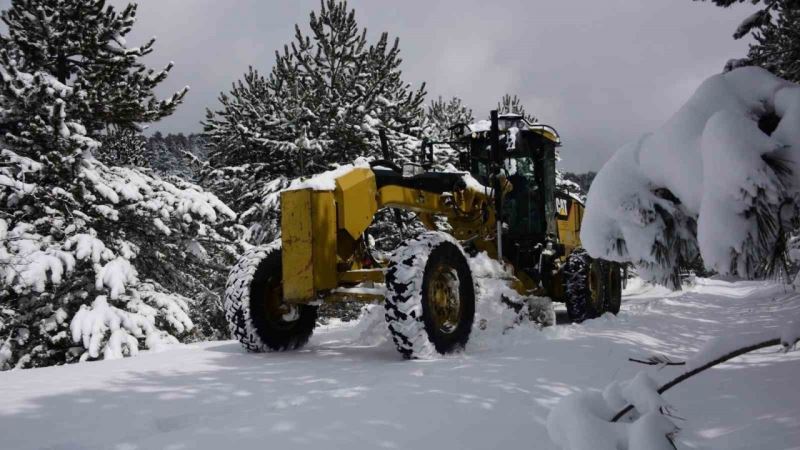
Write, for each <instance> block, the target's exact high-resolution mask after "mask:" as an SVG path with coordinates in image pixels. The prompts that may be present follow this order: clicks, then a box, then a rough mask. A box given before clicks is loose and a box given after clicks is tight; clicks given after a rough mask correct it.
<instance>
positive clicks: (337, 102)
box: [204, 0, 425, 177]
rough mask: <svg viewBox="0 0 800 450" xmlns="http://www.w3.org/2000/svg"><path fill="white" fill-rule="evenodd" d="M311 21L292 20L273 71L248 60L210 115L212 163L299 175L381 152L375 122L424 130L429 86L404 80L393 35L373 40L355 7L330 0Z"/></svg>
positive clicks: (405, 130)
mask: <svg viewBox="0 0 800 450" xmlns="http://www.w3.org/2000/svg"><path fill="white" fill-rule="evenodd" d="M309 27H310V30H311V33H310V34H308V35H307V34H305V33H304V32H303V31H302V30H301V29H300V27H299V26H296V27H295V41H294V42H292V43H291V44H290V45H287V46H285V47H284V49H283V51H282V52H276V62H275V66H274V67H273V69H272V71H271V73H270V74H269V75H268V76H266V77H265V76H263V75H261V74H260V73H259V72H258V71H256V70H254V69H252V68H251V69H250V70H249V71H248V73H247V74H245V76H244V79H243V80H241V81H239V82H237V83H236V84H235V85H234V86H233V89H232V90H231V92H230V93H229V94H222V95H221V96H220V103H221V104H222V109H220V110H219V111H209V112H208V113H207V119H206V122H205V124H204V125H205V134H206V136H207V138H208V145H209V151H210V155H209V157H210V161H211V163H212V165H214V166H216V167H220V166H224V165H237V164H242V163H264V164H269V165H270V166H271V167H270V172H271V173H273V174H274V175H285V176H290V177H293V176H298V175H301V172H303V173H305V174H311V173H317V172H320V171H322V170H325V169H327V168H328V167H329V166H330V164H331V163H332V162H339V163H342V162H349V161H352V160H353V159H355V158H356V157H357V156H362V155H366V154H370V153H377V152H378V148H379V144H378V130H379V128H385V129H386V130H387V131H388V134H389V135H390V136H391V138H393V139H394V140H398V139H399V138H398V135H399V134H417V135H418V134H419V133H420V131H421V128H420V125H421V120H422V109H421V104H422V101H423V99H424V94H425V91H424V85H423V87H421V88H419V89H418V90H416V91H413V90H411V88H410V86H409V85H408V84H407V83H405V82H403V81H402V78H401V75H402V73H401V71H400V69H399V66H400V64H401V62H402V59H400V57H399V53H400V50H399V41H398V40H397V39H395V40H394V42H393V43H392V44H390V42H389V38H388V35H387V34H386V33H382V34H381V36H380V38H379V39H378V41H377V42H376V43H374V44H369V43H368V41H367V38H366V29H361V28H359V26H358V24H357V22H356V19H355V11H352V10H348V6H347V3H346V2H336V1H334V0H326V1H324V2H322V5H321V9H320V11H319V14H317V13H316V12H312V13H311V15H310V19H309ZM301 142H302V144H303V145H298V144H299V143H301Z"/></svg>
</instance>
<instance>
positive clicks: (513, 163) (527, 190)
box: [461, 114, 561, 278]
mask: <svg viewBox="0 0 800 450" xmlns="http://www.w3.org/2000/svg"><path fill="white" fill-rule="evenodd" d="M498 131H499V136H498V137H499V139H498V149H497V154H495V153H494V152H493V149H492V136H491V122H490V121H488V120H484V121H479V122H477V123H475V124H472V125H469V126H467V127H466V129H465V133H464V135H463V137H462V139H461V142H462V143H463V144H464V146H463V147H464V148H465V149H466V150H467V151H466V152H465V154H464V155H463V158H462V167H461V169H462V170H466V171H469V172H470V173H471V174H472V176H473V177H475V178H476V179H477V180H478V181H480V182H481V183H482V184H484V185H486V186H493V185H494V184H493V183H494V181H493V179H492V172H493V171H494V172H496V173H497V172H499V176H500V177H505V179H506V180H508V181H509V182H510V183H511V185H512V189H511V191H510V192H508V193H506V194H505V195H504V196H503V197H502V205H501V208H500V211H502V221H503V232H502V234H503V236H502V242H503V245H502V247H503V255H504V256H505V257H506V258H507V259H509V260H510V261H512V262H513V263H514V264H515V265H516V266H517V267H519V268H522V269H523V270H525V272H528V273H529V274H530V275H531V276H533V277H534V278H540V270H541V268H540V267H538V262H539V255H540V253H541V251H542V248H543V247H544V245H546V243H547V242H553V244H557V241H558V229H557V226H556V218H557V211H556V175H555V164H556V158H555V149H556V147H558V146H559V145H561V139H560V137H559V135H558V133H557V132H556V130H555V129H553V128H552V127H549V126H547V125H541V124H538V123H531V122H528V121H527V120H525V119H524V118H523V117H522V116H520V115H517V114H506V115H501V116H498Z"/></svg>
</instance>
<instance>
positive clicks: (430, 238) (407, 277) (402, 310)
mask: <svg viewBox="0 0 800 450" xmlns="http://www.w3.org/2000/svg"><path fill="white" fill-rule="evenodd" d="M386 288H387V293H386V321H387V323H388V326H389V331H390V332H391V334H392V338H393V339H394V343H395V345H396V347H397V350H398V351H400V353H402V354H403V356H404V357H405V358H409V359H410V358H427V357H430V356H433V355H434V354H436V353H439V354H446V353H452V352H454V351H458V350H460V349H462V348H464V346H465V345H466V343H467V341H468V340H469V335H470V332H471V331H472V323H473V321H474V318H475V288H474V285H473V280H472V274H471V272H470V269H469V265H468V264H467V259H466V257H465V256H464V253H463V251H462V249H461V247H460V245H459V244H458V243H457V242H456V241H455V240H454V239H453V238H452V237H450V236H449V235H446V234H443V233H437V232H430V233H423V234H422V235H420V236H419V237H418V238H416V239H413V240H411V241H408V242H407V243H404V244H403V245H402V246H401V247H400V248H398V249H397V251H396V252H395V254H394V256H393V257H392V261H391V263H390V264H389V268H388V270H387V272H386Z"/></svg>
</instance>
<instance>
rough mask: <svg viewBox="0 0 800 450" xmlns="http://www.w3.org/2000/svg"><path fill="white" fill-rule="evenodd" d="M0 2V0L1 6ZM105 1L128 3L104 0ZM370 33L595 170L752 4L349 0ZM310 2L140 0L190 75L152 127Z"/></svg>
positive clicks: (263, 60)
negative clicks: (531, 123)
mask: <svg viewBox="0 0 800 450" xmlns="http://www.w3.org/2000/svg"><path fill="white" fill-rule="evenodd" d="M9 3H10V1H9V0H0V6H2V7H3V8H6V7H8V4H9ZM111 3H113V4H119V5H121V4H124V3H127V2H126V1H123V0H112V2H111ZM349 3H350V6H351V7H354V8H355V9H356V15H357V18H358V20H359V22H360V23H361V25H362V26H365V27H367V29H368V30H369V31H370V33H369V34H370V36H371V37H372V38H375V37H377V35H378V33H379V32H381V31H388V32H389V34H390V36H392V37H394V36H398V37H400V46H401V50H402V57H403V59H404V64H403V71H404V74H405V79H406V80H407V81H409V82H411V83H412V84H414V85H419V83H421V82H422V81H426V82H427V83H428V93H429V98H435V97H436V96H438V95H442V96H445V97H449V96H453V95H456V96H459V97H461V98H462V99H464V100H465V101H466V102H467V104H468V105H469V106H471V107H472V109H473V111H474V113H475V115H476V116H477V117H480V118H483V117H484V116H486V115H488V112H489V110H490V109H491V108H492V107H493V106H494V105H496V103H497V100H498V99H499V98H500V97H501V96H502V95H503V94H504V93H507V92H508V93H512V94H514V93H516V94H518V95H519V96H520V97H521V98H522V100H523V102H524V104H525V106H526V109H527V110H529V111H530V112H532V113H533V114H535V115H536V116H537V117H539V118H540V120H541V121H542V122H545V123H549V124H551V125H553V126H555V127H556V128H557V129H558V130H559V131H560V133H561V135H562V138H563V140H564V148H563V149H562V152H561V155H562V158H563V161H562V166H563V167H564V168H566V169H568V170H574V171H585V170H596V169H597V168H599V166H600V165H601V164H602V163H603V162H604V161H605V160H606V159H608V157H609V156H610V155H611V154H612V153H613V152H614V150H616V149H617V148H618V147H619V146H620V145H622V144H624V143H625V142H627V141H629V140H631V139H634V138H636V137H637V136H638V135H639V134H640V133H642V132H645V131H648V130H651V129H653V128H655V127H657V126H658V125H659V124H661V123H662V122H663V121H664V120H665V119H666V118H668V117H669V115H670V114H671V113H672V112H674V111H675V110H676V109H677V108H678V107H679V106H680V105H681V104H682V103H683V102H684V101H685V100H686V99H687V98H688V97H689V96H690V95H691V93H692V92H693V90H694V89H695V88H696V87H697V85H698V84H699V83H700V82H701V81H702V80H703V79H704V78H706V77H707V76H710V75H712V74H714V73H717V72H719V71H720V69H721V68H722V66H723V65H724V63H725V61H726V60H727V59H729V58H731V57H741V56H742V55H744V53H745V52H746V48H747V41H746V40H743V41H734V40H733V39H732V38H731V34H732V33H733V31H734V29H735V28H736V26H737V25H738V24H739V22H740V21H741V20H742V19H743V18H744V17H746V16H747V15H748V14H749V13H750V12H751V11H752V10H753V9H752V7H750V6H747V5H740V6H737V7H734V8H729V9H722V8H717V7H715V6H713V5H712V4H708V3H695V2H692V1H690V0H603V1H599V0H561V1H534V0H495V1H486V0H447V1H432V0H427V1H423V0H404V1H390V0H350V2H349ZM318 6H319V1H318V0H292V1H288V0H287V1H271V0H141V1H140V2H139V22H138V24H137V26H136V28H135V29H134V32H133V33H132V35H131V36H130V37H129V39H128V43H129V45H136V44H137V43H140V42H142V41H144V40H145V39H146V38H148V37H151V36H157V37H158V42H157V44H156V51H155V52H154V54H153V55H151V56H150V57H149V62H150V63H151V64H152V65H162V64H166V63H167V62H169V61H175V64H176V65H175V68H174V69H173V71H172V74H171V76H170V78H169V79H168V80H167V81H166V82H165V83H164V85H163V87H162V89H161V94H162V95H166V94H167V93H169V92H172V91H175V90H177V89H179V88H180V87H182V86H184V85H190V86H191V88H192V89H191V92H190V93H189V95H188V97H187V99H186V102H185V103H184V105H182V106H181V108H180V109H178V111H177V112H176V113H175V115H174V116H172V117H170V118H168V119H165V120H164V121H162V122H161V123H157V124H153V126H152V127H151V128H152V129H154V130H162V131H165V132H178V131H182V132H192V131H198V130H200V129H201V126H200V124H199V121H201V120H202V119H203V118H204V115H205V108H206V107H209V106H211V107H212V108H213V107H216V105H217V101H216V97H217V95H218V94H219V92H220V91H227V90H228V89H229V87H230V85H231V83H232V82H233V81H235V80H237V79H238V78H240V77H241V75H242V74H243V73H244V72H245V70H246V69H247V66H248V65H253V66H254V67H256V68H258V69H261V70H263V71H265V72H266V71H268V70H269V69H270V68H271V66H272V63H273V60H274V56H273V55H274V51H275V50H276V49H278V48H281V47H282V46H283V45H284V44H285V43H288V42H290V41H291V39H292V37H293V33H294V30H293V27H294V24H295V23H300V24H301V26H305V25H306V23H307V18H308V13H309V12H310V11H311V10H312V9H315V8H318Z"/></svg>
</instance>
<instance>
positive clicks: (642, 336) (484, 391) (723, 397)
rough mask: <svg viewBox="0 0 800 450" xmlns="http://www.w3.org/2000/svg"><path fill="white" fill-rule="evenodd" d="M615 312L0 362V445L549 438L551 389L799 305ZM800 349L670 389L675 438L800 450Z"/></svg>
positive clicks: (643, 294)
mask: <svg viewBox="0 0 800 450" xmlns="http://www.w3.org/2000/svg"><path fill="white" fill-rule="evenodd" d="M634 284H635V285H634V286H631V287H630V288H629V289H628V290H627V291H626V298H625V301H624V303H623V312H622V313H621V314H620V315H619V316H618V317H616V318H612V317H603V318H600V319H596V320H593V321H589V322H586V323H584V324H582V325H572V324H570V325H559V326H557V327H553V328H550V329H546V330H544V331H539V330H537V329H535V328H534V327H532V326H522V327H518V328H516V329H514V330H512V331H511V332H509V333H506V334H504V335H500V334H497V333H491V332H488V331H486V332H476V333H475V335H474V336H473V339H472V340H471V341H470V345H469V347H468V348H467V351H466V352H465V353H464V354H460V355H456V356H452V357H448V358H443V359H439V360H434V361H402V360H400V358H399V354H398V353H397V352H396V351H395V350H394V348H393V346H392V345H391V343H389V342H386V341H385V340H382V339H378V338H379V337H380V336H381V335H377V336H376V335H372V336H366V337H365V336H361V337H359V334H360V333H361V332H362V331H363V329H364V328H365V326H364V324H361V325H360V326H352V325H342V324H338V325H334V326H328V327H325V328H323V329H320V330H318V332H317V333H316V334H315V335H314V337H313V338H312V340H311V342H310V344H309V345H308V346H307V347H306V349H304V350H302V351H299V352H294V353H281V354H260V355H254V354H244V353H242V351H240V348H239V346H238V344H237V343H235V342H230V341H226V342H209V343H203V344H197V345H189V346H184V347H179V348H176V349H173V350H169V351H166V352H162V353H151V354H144V355H141V356H139V357H136V358H131V359H125V360H117V361H105V362H97V363H87V364H78V365H71V366H67V367H52V368H44V369H34V370H23V371H14V372H7V373H0V449H4V450H5V449H8V450H12V449H13V450H16V449H19V450H22V449H62V450H65V449H117V450H134V449H137V450H138V449H171V450H178V449H226V450H239V449H256V448H257V449H276V450H277V449H281V450H283V449H293V448H325V449H335V448H342V449H350V450H352V449H361V448H364V449H374V448H400V449H411V448H420V449H424V448H436V449H493V448H503V449H518V448H519V449H522V448H524V449H539V448H542V449H549V448H553V444H552V443H551V442H550V440H549V438H548V436H547V431H546V429H545V425H544V424H545V421H546V418H547V414H548V411H549V408H550V407H551V406H552V405H553V404H554V403H555V402H557V401H558V399H559V398H560V397H562V396H563V395H566V394H568V393H571V392H574V391H576V390H581V389H601V388H602V387H604V386H605V385H606V384H608V383H609V382H611V381H613V380H615V379H628V378H631V377H632V376H633V375H635V373H636V372H637V371H639V370H648V371H650V372H651V373H653V374H654V376H655V377H656V379H661V380H664V379H667V378H671V377H672V376H674V375H675V374H676V373H678V372H679V370H680V368H672V367H670V368H666V369H663V370H658V369H655V368H648V367H643V366H640V365H636V364H632V363H630V362H628V361H627V359H628V357H632V356H633V357H635V356H639V357H646V356H648V355H650V354H653V353H662V354H666V355H669V356H671V357H674V358H677V359H680V358H685V357H686V356H688V355H690V354H691V353H692V352H693V351H695V350H697V349H698V348H699V347H700V346H701V345H702V343H703V342H704V341H705V340H707V339H709V338H710V337H712V336H718V335H722V334H726V333H733V332H736V331H737V330H740V329H751V328H764V327H771V326H775V325H776V324H777V323H780V322H781V320H785V318H786V317H787V315H789V314H797V312H798V310H799V309H800V300H799V299H798V297H797V296H796V295H793V294H792V293H787V292H786V291H785V290H784V288H782V287H779V286H775V285H770V284H766V283H755V282H740V283H726V282H723V281H712V280H698V284H697V285H696V286H695V287H694V288H691V289H689V290H686V291H684V292H682V293H668V292H666V291H663V290H661V289H657V288H652V287H647V286H641V285H639V284H638V283H634ZM798 383H800V352H794V353H789V354H776V352H775V349H770V350H767V351H764V352H761V353H758V354H753V355H748V356H745V357H742V358H739V359H737V360H734V361H732V362H730V363H728V364H726V365H724V366H721V367H719V368H716V369H713V370H712V371H710V372H707V373H705V374H702V375H700V376H698V377H696V378H694V379H692V380H690V381H689V382H687V383H686V384H683V385H680V386H678V387H676V388H675V389H673V390H672V391H670V392H669V393H668V394H667V395H666V398H667V399H668V400H669V401H670V402H671V403H672V404H673V405H674V406H675V408H676V410H677V414H678V415H679V416H680V417H682V418H684V419H686V420H685V421H680V422H679V426H681V428H682V429H683V431H682V434H681V435H680V437H679V447H681V448H718V449H735V448H738V449H755V448H758V449H786V448H800V389H798Z"/></svg>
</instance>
